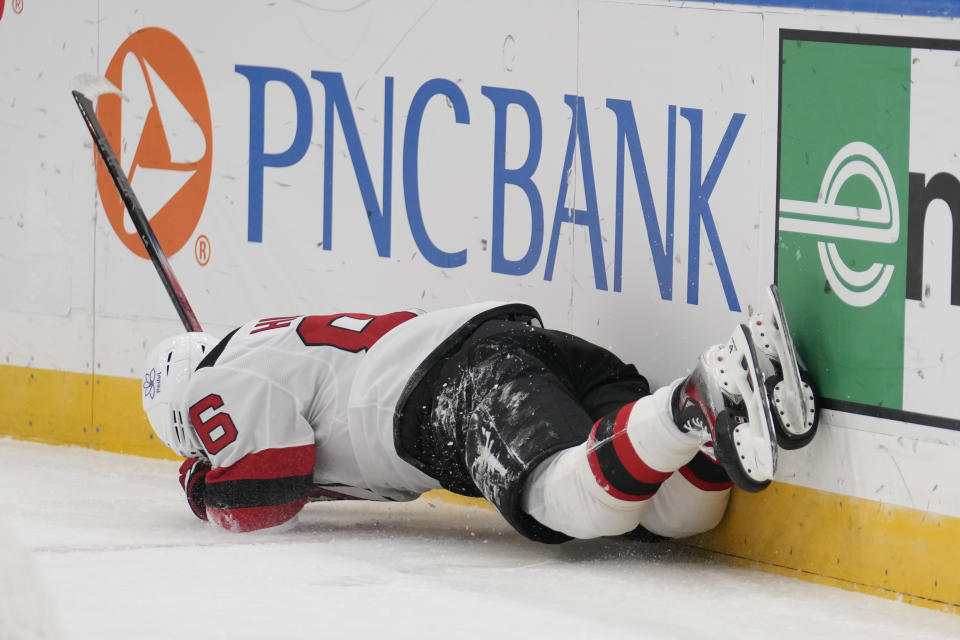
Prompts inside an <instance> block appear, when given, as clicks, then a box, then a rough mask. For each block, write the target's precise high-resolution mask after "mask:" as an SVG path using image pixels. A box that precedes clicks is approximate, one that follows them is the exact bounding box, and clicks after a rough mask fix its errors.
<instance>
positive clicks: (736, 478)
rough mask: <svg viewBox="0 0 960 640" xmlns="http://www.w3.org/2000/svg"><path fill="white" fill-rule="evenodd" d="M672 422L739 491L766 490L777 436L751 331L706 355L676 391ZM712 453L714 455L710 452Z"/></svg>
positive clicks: (742, 327) (774, 463) (742, 329)
mask: <svg viewBox="0 0 960 640" xmlns="http://www.w3.org/2000/svg"><path fill="white" fill-rule="evenodd" d="M671 407H672V410H673V420H674V422H675V423H676V425H677V427H678V428H679V429H680V430H681V431H684V432H692V433H697V434H699V437H700V441H701V448H702V449H705V450H706V451H705V452H706V453H707V454H708V455H711V457H713V458H715V459H716V460H717V461H718V462H719V463H720V464H721V465H723V468H724V469H725V470H726V472H727V475H729V476H730V479H731V480H732V481H733V483H734V484H735V485H737V486H738V487H740V488H741V489H743V490H745V491H749V492H753V493H755V492H757V491H761V490H762V489H764V488H766V486H767V485H768V484H770V481H771V480H772V479H773V474H774V473H775V472H776V470H777V436H776V428H775V426H774V419H773V416H772V415H771V413H770V402H769V397H768V395H767V392H766V390H765V388H764V386H763V378H762V374H761V372H760V363H759V355H758V352H757V348H756V346H755V345H754V342H753V338H752V336H751V334H750V330H749V329H748V328H747V327H746V326H745V325H742V324H741V325H738V326H737V328H736V329H735V330H734V332H733V335H732V336H731V338H730V340H729V342H727V344H723V345H716V346H714V347H711V348H710V349H708V350H707V351H706V352H705V353H704V354H703V355H701V356H700V359H699V360H698V361H697V366H696V368H695V369H694V370H693V372H692V373H691V374H690V375H689V376H688V377H687V378H686V380H684V381H682V382H681V383H680V385H679V386H678V387H677V389H676V390H675V391H674V394H673V398H672V401H671ZM711 448H712V451H711Z"/></svg>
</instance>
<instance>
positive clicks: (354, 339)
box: [186, 302, 501, 531]
mask: <svg viewBox="0 0 960 640" xmlns="http://www.w3.org/2000/svg"><path fill="white" fill-rule="evenodd" d="M500 304H501V303H496V302H486V303H480V304H474V305H470V306H465V307H456V308H452V309H445V310H442V311H436V312H431V313H427V314H423V315H417V314H415V313H413V312H406V311H404V312H397V313H391V314H386V315H380V316H372V315H368V314H359V313H341V314H334V315H326V316H293V317H274V318H264V319H260V320H255V321H252V322H248V323H247V324H245V325H243V326H241V327H240V328H238V329H237V330H236V331H235V332H233V333H232V334H230V335H228V336H227V337H226V338H224V340H223V341H221V342H220V344H218V345H217V346H216V347H215V348H214V349H213V350H212V351H211V352H210V353H209V354H208V355H207V357H206V358H204V360H203V361H202V362H201V363H200V365H199V366H198V367H197V371H196V372H195V373H194V375H193V377H192V379H191V381H190V384H189V386H188V388H187V392H186V395H187V397H186V406H187V407H188V414H189V419H190V421H191V423H192V424H193V426H194V428H195V429H196V431H197V435H198V436H199V438H200V440H201V442H202V443H203V445H204V448H205V449H206V451H207V453H208V455H209V459H210V463H211V470H210V471H209V472H208V473H207V475H206V494H205V501H206V511H207V516H208V518H209V519H210V520H211V521H213V522H216V523H217V524H219V525H221V526H223V527H225V528H227V529H234V530H241V531H248V530H253V529H261V528H265V527H271V526H277V525H279V524H282V523H283V522H286V521H287V520H289V519H290V518H292V517H293V516H295V515H296V514H297V513H298V512H299V511H300V509H301V508H302V507H303V505H304V504H306V502H307V501H308V499H309V497H310V496H311V495H314V496H317V495H327V496H332V497H354V498H366V499H374V500H409V499H413V498H415V497H417V496H418V495H420V494H421V493H423V492H424V491H427V490H429V489H434V488H439V483H437V481H436V480H434V479H433V478H430V477H429V476H427V475H426V474H424V473H422V472H421V471H419V470H418V469H416V468H415V467H413V466H412V465H411V464H409V463H407V462H405V461H404V460H403V459H401V458H400V456H399V455H398V454H397V451H396V447H395V444H394V425H393V418H394V413H395V410H396V407H397V402H398V399H399V398H400V396H401V393H402V392H403V389H404V386H405V385H406V383H407V381H408V380H409V379H410V376H411V375H412V374H413V372H414V371H415V370H416V369H417V367H418V366H419V365H420V364H421V363H422V362H423V361H424V360H425V359H426V358H427V356H428V355H430V353H431V352H432V351H433V350H434V349H435V348H436V347H437V345H439V344H441V343H442V342H443V341H444V340H445V339H446V338H448V337H449V336H450V335H451V334H453V333H454V332H455V331H456V330H457V329H459V328H460V327H461V326H463V325H464V324H465V323H467V322H468V321H470V320H471V319H472V318H474V317H475V316H477V315H479V314H481V313H483V312H486V311H489V310H491V309H494V308H496V307H498V306H499V305H500Z"/></svg>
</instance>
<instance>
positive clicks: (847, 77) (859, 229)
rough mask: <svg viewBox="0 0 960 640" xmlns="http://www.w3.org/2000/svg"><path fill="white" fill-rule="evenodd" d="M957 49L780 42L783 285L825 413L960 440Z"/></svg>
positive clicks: (794, 38) (954, 45)
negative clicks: (945, 431)
mask: <svg viewBox="0 0 960 640" xmlns="http://www.w3.org/2000/svg"><path fill="white" fill-rule="evenodd" d="M958 66H960V42H947V41H943V40H925V39H916V38H899V37H898V38H894V37H885V36H871V35H853V34H827V33H820V32H818V33H813V32H805V31H782V32H781V86H780V132H779V144H780V150H779V151H780V164H779V176H778V179H779V184H778V191H779V193H778V205H779V211H778V224H779V232H778V238H777V280H778V284H779V286H780V292H781V295H782V297H783V302H784V308H785V310H786V312H787V315H788V318H789V321H790V327H791V330H792V332H793V334H794V338H795V341H796V343H797V347H798V350H799V351H800V353H801V355H802V356H803V357H804V359H805V360H806V362H807V364H808V365H809V366H810V368H811V373H812V374H813V376H814V379H815V380H816V381H817V386H818V387H819V390H820V393H821V395H822V396H823V398H824V406H826V407H828V408H832V409H841V410H846V411H851V412H857V413H866V414H869V415H879V416H883V417H888V418H894V419H899V420H906V421H911V422H921V423H924V424H934V425H942V426H949V427H951V428H960V409H958V408H957V407H956V406H955V404H953V403H951V402H950V399H951V398H952V396H953V393H954V388H955V380H956V379H957V377H960V364H957V365H954V364H953V363H955V362H957V363H960V338H957V339H954V338H953V336H954V335H955V334H956V333H957V332H956V331H955V330H954V327H955V326H956V325H957V323H958V322H960V163H958V162H957V160H956V155H955V154H956V149H955V136H953V135H952V133H953V132H955V131H957V130H958V127H960V88H958V87H957V86H956V85H955V83H953V84H952V83H950V82H948V81H947V78H949V77H950V76H949V71H950V70H953V69H955V68H956V67H958Z"/></svg>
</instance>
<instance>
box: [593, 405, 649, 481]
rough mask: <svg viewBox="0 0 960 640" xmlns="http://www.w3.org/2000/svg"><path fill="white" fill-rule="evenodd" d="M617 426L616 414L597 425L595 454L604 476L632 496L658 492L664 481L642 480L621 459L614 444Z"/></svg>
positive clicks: (603, 419)
mask: <svg viewBox="0 0 960 640" xmlns="http://www.w3.org/2000/svg"><path fill="white" fill-rule="evenodd" d="M615 426H616V420H615V419H614V416H607V417H606V418H602V419H601V420H600V421H599V422H598V423H597V425H596V432H595V433H596V444H595V446H594V454H595V455H596V456H597V462H598V463H599V465H600V471H601V472H602V473H603V477H604V478H606V479H607V482H609V483H610V486H611V487H613V488H614V489H616V490H617V491H620V492H621V493H626V494H629V495H632V496H648V495H652V494H654V493H656V491H657V489H659V488H660V485H661V484H663V483H662V482H641V481H639V480H637V479H636V478H634V477H633V475H631V473H630V472H629V471H627V468H626V467H624V466H623V462H621V461H620V456H618V455H617V451H616V449H615V448H614V445H613V430H614V427H615Z"/></svg>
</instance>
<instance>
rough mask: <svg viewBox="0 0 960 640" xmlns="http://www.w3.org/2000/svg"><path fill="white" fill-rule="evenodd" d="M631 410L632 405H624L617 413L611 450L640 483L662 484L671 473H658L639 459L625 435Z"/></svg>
mask: <svg viewBox="0 0 960 640" xmlns="http://www.w3.org/2000/svg"><path fill="white" fill-rule="evenodd" d="M632 410H633V404H632V403H631V404H628V405H626V406H625V407H624V408H623V409H620V412H619V413H617V420H616V422H615V423H614V427H613V448H614V450H615V451H616V452H617V457H618V458H619V459H620V462H621V463H623V467H624V468H625V469H626V470H627V471H629V472H630V475H631V476H633V477H634V478H636V479H637V480H639V481H640V482H649V483H651V484H654V483H658V482H663V481H664V480H666V479H667V478H669V477H670V476H671V475H672V474H673V471H658V470H657V469H654V468H653V467H651V466H650V465H648V464H647V463H646V462H644V461H643V459H642V458H641V457H640V454H638V453H637V450H636V449H635V448H634V446H633V443H632V442H630V438H629V436H628V435H627V423H628V422H629V421H630V412H631V411H632Z"/></svg>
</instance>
